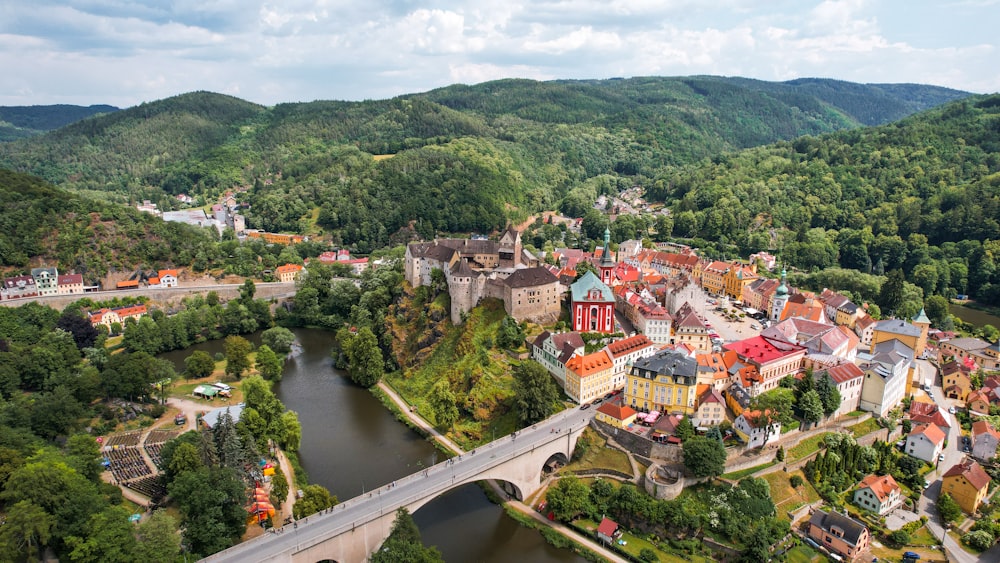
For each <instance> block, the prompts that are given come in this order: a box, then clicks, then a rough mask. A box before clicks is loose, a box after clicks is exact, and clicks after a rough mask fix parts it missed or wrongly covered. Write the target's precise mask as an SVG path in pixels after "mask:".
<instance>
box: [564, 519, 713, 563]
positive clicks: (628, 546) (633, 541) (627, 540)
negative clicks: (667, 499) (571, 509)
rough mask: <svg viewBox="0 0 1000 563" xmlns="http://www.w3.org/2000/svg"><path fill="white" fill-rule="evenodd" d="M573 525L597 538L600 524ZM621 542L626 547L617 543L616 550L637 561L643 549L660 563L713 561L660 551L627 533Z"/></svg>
mask: <svg viewBox="0 0 1000 563" xmlns="http://www.w3.org/2000/svg"><path fill="white" fill-rule="evenodd" d="M573 525H574V526H576V527H577V528H579V529H583V530H587V531H588V534H587V535H588V536H590V537H595V535H596V533H597V526H598V522H595V521H593V520H589V519H585V518H581V519H578V520H576V521H575V522H573ZM619 540H620V541H621V542H623V543H624V544H625V545H622V544H621V543H618V542H616V543H615V546H614V548H615V549H618V550H620V551H624V552H625V553H628V554H629V555H631V556H632V557H633V558H634V559H635V560H636V561H638V560H639V553H640V552H641V551H642V550H643V549H647V548H648V549H652V550H653V552H654V553H656V556H657V558H659V560H660V561H668V562H675V561H676V562H678V563H680V562H682V561H694V562H695V563H709V562H710V561H712V560H711V559H708V558H706V557H704V556H702V555H697V554H695V555H688V554H686V553H685V554H679V553H672V552H671V551H664V550H662V549H660V548H659V547H658V546H657V545H656V544H654V543H652V542H650V541H649V540H647V539H646V538H644V537H641V536H636V535H634V534H631V533H629V532H627V531H626V532H624V533H622V535H621V537H620V538H619ZM682 555H683V556H682Z"/></svg>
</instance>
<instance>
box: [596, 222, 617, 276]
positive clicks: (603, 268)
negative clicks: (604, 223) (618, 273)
mask: <svg viewBox="0 0 1000 563" xmlns="http://www.w3.org/2000/svg"><path fill="white" fill-rule="evenodd" d="M616 265H617V264H616V263H615V259H614V258H613V257H612V256H611V230H610V229H608V228H607V227H605V229H604V250H602V251H601V260H600V261H599V262H598V263H597V269H598V270H599V271H600V276H601V282H603V283H604V284H605V285H608V286H610V285H611V280H612V279H613V277H614V270H615V266H616Z"/></svg>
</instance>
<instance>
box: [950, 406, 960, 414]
mask: <svg viewBox="0 0 1000 563" xmlns="http://www.w3.org/2000/svg"><path fill="white" fill-rule="evenodd" d="M948 412H950V413H951V414H955V413H957V412H958V409H956V408H955V407H951V408H949V409H948Z"/></svg>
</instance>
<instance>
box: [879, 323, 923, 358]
mask: <svg viewBox="0 0 1000 563" xmlns="http://www.w3.org/2000/svg"><path fill="white" fill-rule="evenodd" d="M892 339H896V340H898V341H900V342H902V343H903V344H906V345H907V346H908V347H909V348H910V349H911V350H913V354H914V355H915V356H917V357H919V356H920V355H921V354H923V353H924V348H926V347H927V330H926V329H925V328H921V327H919V326H916V325H914V324H911V323H908V322H906V321H904V320H901V319H886V320H884V321H878V322H876V323H875V327H874V329H873V330H872V346H873V347H874V346H875V345H876V344H878V343H879V342H885V341H887V340H892Z"/></svg>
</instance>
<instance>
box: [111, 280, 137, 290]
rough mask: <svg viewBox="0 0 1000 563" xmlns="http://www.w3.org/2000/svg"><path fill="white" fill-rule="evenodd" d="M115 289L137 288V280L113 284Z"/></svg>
mask: <svg viewBox="0 0 1000 563" xmlns="http://www.w3.org/2000/svg"><path fill="white" fill-rule="evenodd" d="M115 287H117V288H119V289H121V288H123V287H139V280H125V281H120V282H118V283H117V284H115Z"/></svg>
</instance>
